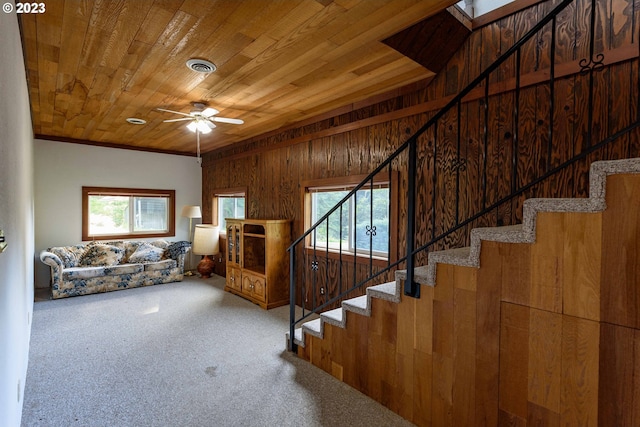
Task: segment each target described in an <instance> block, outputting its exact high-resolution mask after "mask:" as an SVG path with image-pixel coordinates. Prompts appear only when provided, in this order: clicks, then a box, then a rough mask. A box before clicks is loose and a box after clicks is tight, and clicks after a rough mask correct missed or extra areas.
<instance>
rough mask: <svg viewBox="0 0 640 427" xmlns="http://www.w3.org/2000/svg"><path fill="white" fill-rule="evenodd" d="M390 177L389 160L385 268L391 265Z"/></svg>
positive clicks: (391, 195) (391, 196)
mask: <svg viewBox="0 0 640 427" xmlns="http://www.w3.org/2000/svg"><path fill="white" fill-rule="evenodd" d="M391 178H392V174H391V162H389V215H387V230H388V231H387V268H389V265H391V214H392V212H393V210H392V207H391V201H392V200H393V194H391V192H392V191H393V190H392V188H393V185H391V184H392V183H391Z"/></svg>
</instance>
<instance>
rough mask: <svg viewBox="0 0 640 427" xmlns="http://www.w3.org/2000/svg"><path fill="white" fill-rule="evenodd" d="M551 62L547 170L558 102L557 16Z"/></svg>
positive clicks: (554, 19) (552, 35) (552, 33)
mask: <svg viewBox="0 0 640 427" xmlns="http://www.w3.org/2000/svg"><path fill="white" fill-rule="evenodd" d="M550 56H551V64H550V70H549V73H550V76H549V98H550V100H551V105H550V107H549V141H548V142H547V169H546V171H545V172H549V171H550V170H551V156H552V153H553V115H554V112H555V103H556V95H555V93H556V88H555V80H556V17H555V16H554V17H553V20H552V21H551V53H550Z"/></svg>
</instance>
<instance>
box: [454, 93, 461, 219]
mask: <svg viewBox="0 0 640 427" xmlns="http://www.w3.org/2000/svg"><path fill="white" fill-rule="evenodd" d="M461 108H462V107H461V101H458V154H457V158H456V165H455V166H456V225H458V223H459V222H460V168H461V166H462V163H461V161H460V139H461V135H460V131H461V127H460V122H461V121H462V120H460V114H461Z"/></svg>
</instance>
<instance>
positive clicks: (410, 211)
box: [288, 0, 640, 350]
mask: <svg viewBox="0 0 640 427" xmlns="http://www.w3.org/2000/svg"><path fill="white" fill-rule="evenodd" d="M592 1H593V0H592ZM572 2H573V0H563V1H561V2H560V3H559V4H558V5H557V6H555V7H554V9H553V10H552V11H551V12H549V13H548V14H547V15H546V16H545V17H544V18H543V19H541V20H540V21H539V22H538V23H537V24H536V25H534V26H533V27H532V28H531V29H530V30H529V31H527V32H526V33H525V35H523V36H522V37H521V38H520V39H519V40H518V41H517V42H516V43H514V44H513V46H511V47H510V48H509V49H507V51H506V52H504V53H503V54H502V55H500V57H499V58H498V59H496V60H495V61H494V62H493V63H492V64H490V65H489V66H488V67H487V68H486V69H485V70H484V71H483V72H482V73H480V75H478V77H476V78H475V79H473V80H472V81H471V82H470V83H469V84H468V85H467V86H466V87H465V88H464V89H462V90H461V91H460V92H459V93H458V94H457V95H456V96H455V97H454V98H453V99H451V100H450V101H449V102H448V103H447V104H446V105H445V106H444V107H443V108H442V109H440V110H439V111H438V112H437V113H436V114H435V115H434V116H432V117H431V118H430V119H429V120H428V121H427V122H426V123H425V124H424V125H423V126H422V127H421V128H420V129H418V130H417V131H416V132H415V133H414V134H413V135H412V136H411V137H409V138H408V139H407V140H406V141H405V142H404V143H403V144H401V145H400V146H399V147H398V148H397V149H396V150H394V152H393V153H392V154H391V155H389V156H388V157H387V158H386V159H385V160H383V161H382V162H381V163H380V164H379V165H378V166H377V167H376V168H375V169H374V170H373V171H372V172H371V173H369V174H368V175H367V176H366V178H364V179H363V180H362V181H361V182H360V183H359V184H357V185H356V186H355V187H354V188H353V189H352V190H351V191H349V193H348V194H347V195H346V196H344V197H343V198H342V199H341V200H340V201H339V202H338V203H337V204H336V205H335V206H334V207H333V208H331V209H330V210H329V211H327V213H326V214H325V215H323V216H322V217H321V218H320V219H319V220H317V221H316V222H315V223H314V224H313V225H312V226H311V227H310V228H309V229H307V230H306V231H305V232H304V233H303V234H302V235H301V236H300V237H299V238H297V239H296V240H295V241H294V242H293V243H292V244H291V246H290V247H289V248H288V251H289V253H290V319H291V322H290V349H291V350H293V349H295V343H294V341H295V340H294V329H295V325H297V324H298V323H299V322H301V321H302V320H304V319H306V318H308V317H309V316H311V315H312V314H314V313H317V312H319V311H321V310H322V309H324V308H326V307H327V306H329V305H330V304H332V303H334V302H336V301H338V300H340V299H342V298H343V297H344V296H345V295H347V294H349V293H350V292H352V291H353V290H354V289H357V288H359V287H361V286H362V285H364V284H365V283H367V282H369V281H371V280H372V279H373V278H376V277H379V276H380V275H382V274H385V273H387V272H389V271H390V270H392V269H393V268H395V267H396V266H398V265H399V264H402V263H405V262H406V271H407V276H406V279H405V289H404V293H405V295H408V296H413V297H419V286H418V285H417V284H416V283H414V280H413V278H414V267H413V263H414V257H415V255H416V254H417V253H419V252H421V251H424V250H426V249H428V248H429V247H430V246H433V245H434V244H435V243H437V242H438V241H441V240H442V239H444V238H445V237H447V236H449V235H451V234H452V233H454V232H455V231H457V230H459V229H460V228H462V227H464V226H466V225H468V224H470V223H471V222H473V221H475V220H477V219H479V218H481V217H482V216H483V215H486V214H487V213H489V212H491V211H492V210H494V209H496V208H497V207H498V206H500V205H502V204H504V203H505V202H507V201H510V200H512V199H514V198H515V197H518V196H520V195H521V194H522V193H524V192H525V191H527V190H528V189H530V188H531V187H533V186H535V185H537V184H539V183H540V182H542V181H544V180H546V179H548V178H549V177H551V176H553V175H555V174H556V173H558V172H559V171H561V170H562V169H564V168H566V167H568V166H570V165H572V164H574V163H575V162H577V161H579V160H581V159H584V158H585V157H586V156H587V155H588V154H590V153H592V152H594V151H595V150H597V149H598V148H601V147H602V146H604V145H606V144H608V143H609V142H611V141H612V140H615V139H616V138H617V137H619V136H620V135H622V134H625V133H627V132H630V131H632V130H634V129H636V128H637V127H639V126H640V120H638V121H636V122H635V123H633V124H631V125H629V126H627V127H626V128H624V129H622V130H620V131H619V132H617V133H616V134H614V135H611V136H610V137H608V138H606V139H604V140H603V141H601V142H600V143H598V144H591V141H589V142H588V145H587V148H586V149H585V150H583V151H582V152H581V153H579V154H577V155H574V156H573V157H572V158H571V159H569V160H567V161H565V162H563V163H562V164H561V165H558V166H557V167H555V168H553V169H550V167H548V168H547V172H546V173H544V174H543V175H541V176H539V177H537V178H536V179H534V180H532V181H530V182H528V183H527V184H525V185H523V186H521V187H520V188H516V184H515V182H513V183H512V190H511V192H510V194H509V195H508V196H506V197H503V198H502V199H500V200H498V201H497V202H495V203H493V204H491V205H490V206H486V205H484V208H483V209H482V210H481V211H480V212H479V213H477V214H475V215H471V216H470V217H469V218H467V219H466V220H464V221H462V222H458V221H457V220H456V225H455V226H453V227H450V228H449V229H448V230H447V231H445V232H443V233H441V234H439V235H437V236H435V235H434V236H433V238H432V239H431V240H430V241H429V242H427V243H426V244H423V245H421V246H420V247H418V248H414V246H415V245H414V240H413V239H414V236H415V233H414V227H415V208H416V206H415V197H416V196H415V173H416V167H417V165H416V158H417V143H418V138H419V137H420V136H422V135H423V134H424V133H425V132H426V131H427V130H429V129H430V128H431V127H432V126H434V125H436V124H437V123H438V120H440V119H442V117H443V116H444V115H445V114H447V113H448V112H449V111H451V110H452V109H453V108H454V107H456V106H458V107H459V106H460V103H461V102H462V100H463V99H464V97H465V96H467V95H468V94H469V93H470V92H471V91H472V90H473V89H474V88H476V87H477V86H478V85H479V84H481V83H482V82H483V81H485V87H484V89H485V99H488V96H489V95H488V90H489V76H490V75H491V73H492V72H494V71H495V70H497V69H498V67H499V66H500V65H501V64H503V63H504V62H505V61H506V60H507V59H509V58H510V57H511V56H512V55H514V54H516V55H518V56H519V55H520V50H521V48H522V46H523V45H524V44H525V43H526V42H527V41H529V40H530V39H531V38H532V37H533V36H535V35H536V34H537V33H538V32H539V31H540V30H542V29H543V28H544V27H545V26H546V25H547V24H548V23H549V22H552V21H553V29H552V37H553V40H552V47H551V49H552V52H553V49H555V25H556V21H555V20H556V17H557V16H558V15H559V14H560V13H561V12H562V11H563V10H564V9H565V8H566V7H567V6H568V5H569V4H571V3H572ZM593 19H594V18H593V13H592V28H591V32H592V35H591V36H592V37H591V44H592V45H591V47H590V54H591V55H592V56H593V31H594V29H593ZM553 55H554V54H553V53H552V59H551V80H550V82H551V84H552V87H553V79H554V57H553ZM581 66H582V63H581ZM517 67H518V68H519V62H518V65H517ZM584 68H585V67H583V71H584ZM594 69H596V67H592V68H591V69H590V70H589V69H587V71H590V72H591V73H593V71H594ZM516 80H517V83H516V91H519V70H517V71H516ZM590 102H591V101H590ZM516 109H517V106H516ZM516 114H517V113H516ZM639 115H640V112H639ZM458 117H459V116H458ZM516 117H517V116H516ZM639 119H640V117H639ZM516 121H517V120H516ZM552 125H553V124H552V123H551V125H550V126H552ZM436 130H437V127H436ZM485 134H486V132H485ZM589 135H590V134H589ZM485 137H486V136H485ZM589 138H590V136H589ZM434 140H437V136H436V137H434ZM434 144H435V142H434ZM407 148H408V149H409V154H408V176H409V179H408V191H407V193H408V208H407V223H406V228H405V230H406V240H407V250H406V254H405V255H404V256H403V257H400V258H398V259H397V260H396V261H394V262H388V263H387V266H386V267H384V268H382V269H381V270H379V271H377V272H376V273H372V272H371V271H370V274H369V276H368V277H366V278H364V279H362V280H360V281H359V282H357V283H354V285H353V286H352V287H351V288H349V289H347V290H345V291H344V292H340V293H339V295H337V296H335V297H333V298H331V299H329V300H328V301H326V302H325V303H323V304H321V305H319V306H317V307H315V306H314V307H313V308H312V309H311V310H309V313H307V314H305V311H306V308H305V307H304V303H303V304H302V305H303V307H302V308H303V313H302V317H300V318H298V319H296V318H295V303H296V286H295V284H296V276H295V270H294V268H295V250H296V247H298V245H300V244H301V243H304V242H305V241H306V239H307V238H308V237H309V236H310V235H311V233H314V232H315V231H316V230H317V229H318V227H320V226H322V225H323V224H324V223H325V222H326V223H327V229H328V224H329V223H328V220H329V217H330V216H331V215H332V214H334V213H335V212H336V211H337V210H338V209H341V206H342V205H344V204H345V203H346V202H347V201H349V199H351V198H352V197H355V195H356V194H357V192H358V191H359V190H361V189H362V188H363V187H365V185H367V183H369V182H373V179H374V178H375V177H376V176H377V175H378V174H380V173H381V172H383V171H384V170H385V168H387V167H389V168H390V167H391V163H392V162H393V161H394V160H396V159H397V158H398V157H399V156H400V155H401V154H403V153H404V152H405V150H407ZM484 161H485V162H486V157H485V160H484ZM484 179H486V177H484ZM327 232H328V231H327ZM434 234H435V232H434ZM341 236H342V234H341ZM303 249H304V248H303ZM327 250H328V248H327ZM314 252H315V248H314ZM354 256H355V254H354ZM354 281H355V280H354Z"/></svg>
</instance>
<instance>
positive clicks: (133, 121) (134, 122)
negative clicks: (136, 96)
mask: <svg viewBox="0 0 640 427" xmlns="http://www.w3.org/2000/svg"><path fill="white" fill-rule="evenodd" d="M127 122H129V123H131V124H132V125H146V124H147V121H146V120H143V119H137V118H135V117H129V118H128V119H127Z"/></svg>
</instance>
